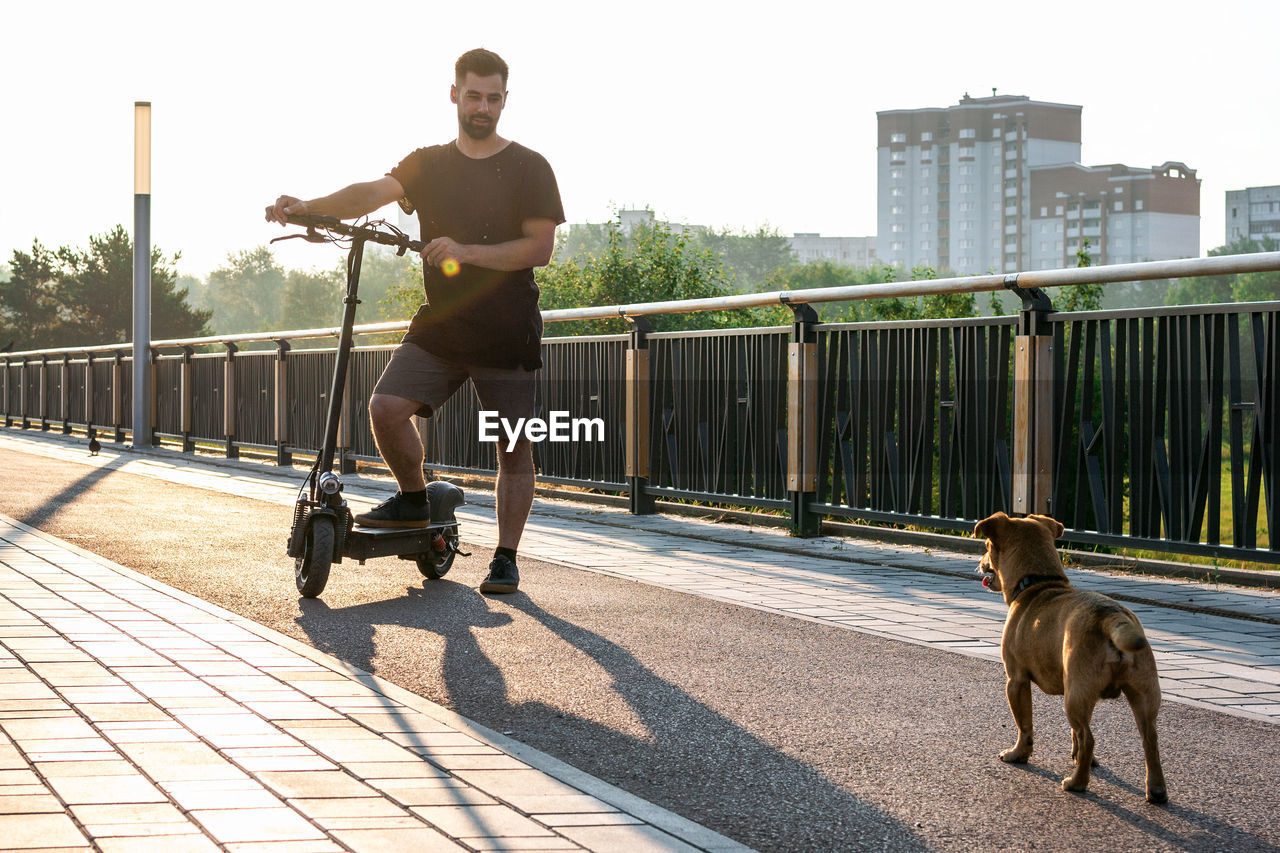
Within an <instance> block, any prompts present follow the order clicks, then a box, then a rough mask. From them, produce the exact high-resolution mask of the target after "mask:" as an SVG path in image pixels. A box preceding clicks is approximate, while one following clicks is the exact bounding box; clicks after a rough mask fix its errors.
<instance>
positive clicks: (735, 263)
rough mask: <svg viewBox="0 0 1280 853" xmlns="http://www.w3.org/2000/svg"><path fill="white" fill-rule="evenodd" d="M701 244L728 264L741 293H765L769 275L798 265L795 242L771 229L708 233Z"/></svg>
mask: <svg viewBox="0 0 1280 853" xmlns="http://www.w3.org/2000/svg"><path fill="white" fill-rule="evenodd" d="M698 243H699V244H700V245H701V247H702V248H704V249H707V250H708V251H710V252H711V253H712V254H713V255H716V256H718V257H719V258H720V260H721V261H723V262H724V265H725V266H726V267H728V268H729V270H730V277H731V281H732V287H733V289H734V290H736V291H739V292H751V291H760V290H765V289H767V284H768V280H769V276H771V275H772V274H773V273H775V272H777V271H778V270H780V269H786V268H787V267H791V266H795V264H796V255H795V252H793V251H791V241H790V240H789V239H787V238H786V237H784V236H783V235H782V233H781V232H780V231H778V229H776V228H770V227H768V226H761V227H759V228H757V229H756V230H755V231H739V232H734V231H727V230H726V231H704V232H702V233H700V234H699V235H698Z"/></svg>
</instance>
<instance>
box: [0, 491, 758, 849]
mask: <svg viewBox="0 0 1280 853" xmlns="http://www.w3.org/2000/svg"><path fill="white" fill-rule="evenodd" d="M0 848H3V849H4V850H35V849H41V850H48V849H65V850H87V849H97V850H102V851H107V853H111V852H112V851H148V850H155V851H165V853H173V851H199V850H218V849H223V850H233V851H237V850H251V849H252V850H264V849H269V850H273V851H274V850H279V851H338V850H354V851H366V850H367V851H384V850H385V851H391V850H396V851H399V850H431V851H436V850H439V851H463V850H512V851H515V850H599V851H648V850H653V851H695V850H704V851H732V850H746V849H747V848H745V847H743V846H742V845H740V844H737V843H736V842H733V841H731V840H729V839H726V838H724V837H723V836H720V835H717V834H715V833H712V832H710V831H709V830H706V829H704V828H702V827H699V826H697V825H696V824H693V823H691V822H689V821H687V820H685V819H683V818H680V817H678V816H677V815H674V814H672V813H670V812H667V811H665V810H663V809H660V808H658V807H656V806H653V805H651V804H649V803H647V802H645V801H643V800H640V799H639V798H637V797H634V796H632V795H630V794H627V793H625V792H624V791H621V790H620V789H617V788H614V787H612V786H610V785H607V784H605V783H603V782H600V781H598V780H596V779H594V778H592V777H590V776H587V775H586V774H584V773H581V772H580V771H577V770H575V769H573V768H571V767H569V766H568V765H565V764H562V763H561V762H559V761H557V760H555V759H552V758H550V757H549V756H546V755H544V754H542V753H539V752H537V751H536V750H533V749H531V748H529V747H526V746H524V745H522V744H519V743H516V742H515V741H512V740H510V739H509V738H505V737H503V736H501V735H499V734H497V733H495V732H492V731H489V730H487V729H484V728H483V727H481V726H478V725H476V724H474V723H471V722H469V721H467V720H465V719H464V718H462V717H459V716H457V715H456V714H453V713H452V712H450V711H447V710H446V709H444V708H441V707H439V706H437V705H434V704H432V703H430V702H427V701H426V700H423V699H421V698H419V697H417V696H414V695H412V694H410V693H408V692H407V691H404V690H402V689H400V688H397V687H395V686H394V685H390V684H388V683H386V682H383V681H381V680H380V679H378V678H375V677H374V676H371V675H369V674H367V673H364V672H361V671H359V670H356V669H354V668H351V667H348V666H346V665H344V664H342V663H340V662H338V661H336V660H334V659H332V658H329V657H327V656H326V655H323V654H321V653H320V652H317V651H315V650H314V649H311V648H309V647H307V646H305V645H303V644H301V643H298V642H296V641H293V640H291V639H289V638H287V637H284V636H283V635H280V634H277V633H275V632H273V631H271V630H269V629H266V628H263V627H261V626H259V625H256V624H254V623H252V622H250V621H248V620H245V619H242V618H240V617H237V616H235V615H234V614H231V613H228V612H226V611H223V610H221V609H219V608H217V607H215V606H213V605H210V604H207V603H205V602H203V601H200V600H199V599H196V598H194V597H192V596H189V595H186V594H185V593H182V592H180V591H177V590H174V589H171V588H169V587H166V586H164V585H163V584H160V583H158V582H156V581H154V580H152V579H150V578H146V577H144V576H142V575H139V574H137V573H135V572H132V571H130V570H129V569H126V568H124V567H122V566H118V565H115V564H113V563H111V562H109V561H107V560H104V559H102V558H100V557H97V556H95V555H93V554H90V553H88V552H85V551H83V550H81V549H78V548H75V547H74V546H71V545H68V544H66V543H63V542H60V541H59V540H57V539H55V538H54V537H52V536H49V535H47V534H44V533H41V532H39V531H35V530H32V529H31V528H28V527H26V526H24V525H22V524H19V523H18V522H16V521H14V520H12V519H9V518H7V517H5V516H0Z"/></svg>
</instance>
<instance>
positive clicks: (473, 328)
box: [388, 142, 564, 370]
mask: <svg viewBox="0 0 1280 853" xmlns="http://www.w3.org/2000/svg"><path fill="white" fill-rule="evenodd" d="M388 174H389V175H391V177H393V178H395V179H396V180H397V181H399V182H400V186H402V187H403V188H404V192H405V198H406V199H407V200H408V201H409V203H410V204H412V205H413V209H414V210H416V211H417V213H418V225H419V227H420V228H421V232H422V240H423V242H430V241H431V240H433V239H435V238H436V237H450V238H452V239H453V240H456V241H457V242H459V243H463V244H476V243H480V244H494V243H506V242H509V241H511V240H518V239H520V238H521V237H523V236H524V232H523V231H522V230H521V225H522V223H523V222H524V220H526V219H551V220H553V221H554V222H555V223H556V224H557V225H559V224H560V223H562V222H564V208H563V206H562V205H561V203H560V190H559V188H558V187H557V186H556V176H555V173H553V172H552V171H551V166H550V164H548V163H547V161H546V159H545V158H543V156H542V155H541V154H538V153H537V152H535V151H531V150H529V149H528V148H525V147H524V146H523V145H520V144H519V143H516V142H512V143H510V144H508V145H507V147H506V148H504V149H503V150H502V151H500V152H498V153H497V154H494V155H493V156H492V157H486V158H484V159H482V160H474V159H472V158H470V157H468V156H466V155H465V154H463V153H462V152H461V151H459V150H458V146H457V145H456V144H454V143H452V142H449V143H446V144H444V145H434V146H431V147H430V148H419V149H418V150H417V151H414V152H413V153H412V154H410V155H409V156H408V157H405V158H404V159H403V160H401V161H400V164H399V165H398V166H396V167H395V168H394V169H392V170H391V171H390V172H389V173H388ZM422 268H423V276H422V277H423V284H424V285H425V288H426V294H427V301H426V304H424V305H423V306H422V307H421V308H419V309H418V313H417V314H415V315H414V317H413V322H412V323H411V324H410V325H409V331H408V332H407V333H406V334H405V336H404V340H406V341H409V342H412V343H415V344H418V345H419V346H421V347H422V348H423V349H425V350H427V351H428V352H431V353H434V354H436V355H439V356H440V357H442V358H446V359H449V360H450V361H455V362H458V363H461V364H472V365H477V366H483V367H523V368H525V369H526V370H536V369H537V368H539V367H541V366H542V356H541V343H542V315H541V314H540V313H539V312H538V285H537V284H535V283H534V280H533V270H532V269H523V270H516V271H514V272H504V271H500V270H490V269H484V268H482V267H476V266H472V265H470V264H463V265H462V267H461V269H460V270H459V271H458V273H457V274H456V275H454V276H452V277H450V276H446V275H445V274H444V272H443V271H442V270H441V269H440V268H439V267H434V266H432V265H430V264H427V263H423V265H422Z"/></svg>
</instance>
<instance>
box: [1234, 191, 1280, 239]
mask: <svg viewBox="0 0 1280 853" xmlns="http://www.w3.org/2000/svg"><path fill="white" fill-rule="evenodd" d="M1244 237H1248V238H1249V239H1251V240H1257V241H1258V242H1261V241H1262V240H1263V239H1265V238H1267V237H1270V238H1272V239H1273V240H1280V186H1275V187H1249V188H1248V189H1243V190H1227V243H1234V242H1235V241H1237V240H1240V239H1242V238H1244Z"/></svg>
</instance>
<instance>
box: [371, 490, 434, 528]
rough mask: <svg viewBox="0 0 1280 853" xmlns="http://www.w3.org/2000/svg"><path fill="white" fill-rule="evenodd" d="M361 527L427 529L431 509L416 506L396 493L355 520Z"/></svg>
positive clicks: (424, 505)
mask: <svg viewBox="0 0 1280 853" xmlns="http://www.w3.org/2000/svg"><path fill="white" fill-rule="evenodd" d="M355 522H356V524H358V525H360V526H361V527H427V526H428V525H430V524H431V507H430V506H429V505H428V504H423V505H422V506H417V505H416V504H412V503H410V502H409V501H407V500H406V499H405V497H404V495H402V494H400V493H399V492H396V493H395V494H394V495H392V496H391V497H389V498H387V499H386V500H385V501H383V502H382V503H380V504H378V505H377V506H375V507H374V508H373V509H371V510H369V511H368V512H362V513H360V514H359V515H357V516H356V518H355Z"/></svg>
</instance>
